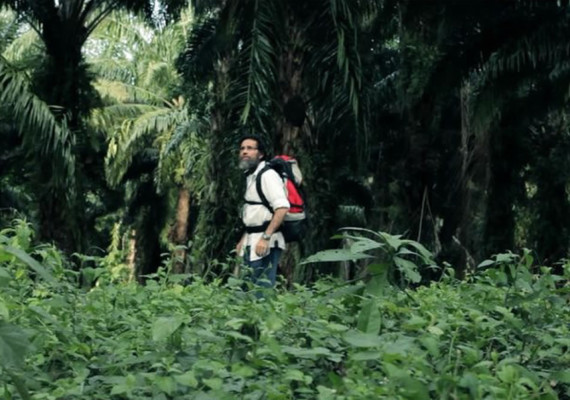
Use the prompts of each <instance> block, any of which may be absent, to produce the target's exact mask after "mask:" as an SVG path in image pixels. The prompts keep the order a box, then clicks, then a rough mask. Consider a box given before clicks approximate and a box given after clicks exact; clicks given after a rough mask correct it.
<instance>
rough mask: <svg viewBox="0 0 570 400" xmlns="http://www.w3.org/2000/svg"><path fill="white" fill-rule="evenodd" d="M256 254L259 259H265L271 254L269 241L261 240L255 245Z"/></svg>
mask: <svg viewBox="0 0 570 400" xmlns="http://www.w3.org/2000/svg"><path fill="white" fill-rule="evenodd" d="M255 254H257V255H258V256H259V257H265V256H266V255H268V254H269V240H265V239H259V241H258V242H257V245H255Z"/></svg>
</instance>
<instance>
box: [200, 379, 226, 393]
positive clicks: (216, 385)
mask: <svg viewBox="0 0 570 400" xmlns="http://www.w3.org/2000/svg"><path fill="white" fill-rule="evenodd" d="M223 383H224V382H223V381H222V380H221V379H220V378H211V379H204V384H205V385H206V386H208V387H209V388H210V389H213V390H220V388H221V387H222V384H223Z"/></svg>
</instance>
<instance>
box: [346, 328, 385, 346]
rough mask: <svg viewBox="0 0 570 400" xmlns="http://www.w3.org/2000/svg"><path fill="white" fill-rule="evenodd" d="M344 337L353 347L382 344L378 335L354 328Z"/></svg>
mask: <svg viewBox="0 0 570 400" xmlns="http://www.w3.org/2000/svg"><path fill="white" fill-rule="evenodd" d="M343 339H344V340H345V341H346V342H347V343H348V344H349V345H351V346H353V347H380V346H381V345H382V341H381V340H380V337H379V336H378V335H374V334H371V333H362V332H360V331H354V330H353V331H350V332H347V333H346V334H345V335H344V337H343Z"/></svg>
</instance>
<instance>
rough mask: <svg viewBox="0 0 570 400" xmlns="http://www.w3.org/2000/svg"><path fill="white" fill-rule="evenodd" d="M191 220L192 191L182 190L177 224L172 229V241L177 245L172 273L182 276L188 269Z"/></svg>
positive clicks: (179, 192) (179, 194)
mask: <svg viewBox="0 0 570 400" xmlns="http://www.w3.org/2000/svg"><path fill="white" fill-rule="evenodd" d="M189 218H190V191H189V190H188V189H186V188H184V187H183V188H180V190H179V191H178V203H177V205H176V222H175V224H174V226H173V227H172V234H171V237H172V241H173V242H174V244H175V245H176V249H175V250H174V259H175V261H174V265H173V267H172V272H173V273H175V274H182V273H184V272H186V271H185V267H186V251H187V249H186V246H187V242H188V221H189Z"/></svg>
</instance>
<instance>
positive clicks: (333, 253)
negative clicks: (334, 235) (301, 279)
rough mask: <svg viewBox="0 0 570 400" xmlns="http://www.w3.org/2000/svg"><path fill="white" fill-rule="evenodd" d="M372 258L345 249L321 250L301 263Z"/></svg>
mask: <svg viewBox="0 0 570 400" xmlns="http://www.w3.org/2000/svg"><path fill="white" fill-rule="evenodd" d="M367 258H373V257H372V256H370V255H368V254H363V253H353V252H352V251H350V250H347V249H335V250H323V251H319V252H318V253H317V254H313V255H312V256H309V257H307V258H306V259H305V260H304V261H303V262H301V264H309V263H317V262H339V261H355V260H363V259H367Z"/></svg>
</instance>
